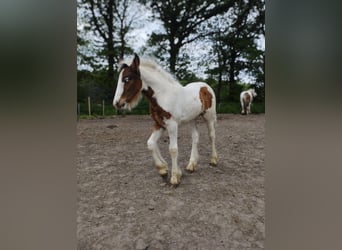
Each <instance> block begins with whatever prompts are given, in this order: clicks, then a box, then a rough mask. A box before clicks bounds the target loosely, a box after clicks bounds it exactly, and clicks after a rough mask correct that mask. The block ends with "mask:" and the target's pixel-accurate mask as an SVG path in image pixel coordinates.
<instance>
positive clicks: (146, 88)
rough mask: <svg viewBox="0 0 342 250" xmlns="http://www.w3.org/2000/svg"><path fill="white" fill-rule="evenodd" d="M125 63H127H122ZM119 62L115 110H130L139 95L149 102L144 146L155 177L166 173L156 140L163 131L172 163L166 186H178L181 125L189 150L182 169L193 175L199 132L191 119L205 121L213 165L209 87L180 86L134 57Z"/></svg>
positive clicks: (213, 110)
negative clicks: (188, 131)
mask: <svg viewBox="0 0 342 250" xmlns="http://www.w3.org/2000/svg"><path fill="white" fill-rule="evenodd" d="M126 63H127V62H126ZM126 63H122V64H121V67H120V69H119V72H120V74H119V80H118V83H117V88H116V92H115V96H114V100H113V105H114V106H115V108H116V109H128V110H131V109H132V108H134V107H135V106H136V105H137V104H138V102H139V101H140V99H141V97H142V95H143V96H145V97H146V98H147V99H148V100H149V102H150V114H151V117H152V119H153V120H154V128H153V132H152V134H151V136H150V138H149V139H148V141H147V147H148V149H149V150H150V151H151V152H152V156H153V159H154V162H155V164H156V166H157V169H158V171H159V174H160V175H161V176H163V177H165V176H167V174H168V165H167V163H166V161H165V160H164V158H163V157H162V156H161V154H160V151H159V147H158V143H157V142H158V139H159V138H160V136H161V135H162V131H163V130H164V129H166V130H167V132H168V134H169V137H170V144H169V152H170V155H171V160H172V170H171V179H170V183H171V184H172V185H178V184H179V183H180V179H181V176H182V171H181V169H180V168H179V166H178V163H177V159H178V145H177V134H178V125H180V124H181V123H184V122H190V123H191V124H192V149H191V155H190V160H189V163H188V165H187V167H186V169H187V170H188V171H191V172H193V171H194V170H195V169H196V166H197V162H198V150H197V144H198V140H199V133H198V130H197V126H196V122H195V119H196V118H197V117H198V116H200V115H201V116H203V117H204V119H205V120H206V123H207V127H208V131H209V137H210V141H211V149H212V154H211V160H210V164H212V165H217V153H216V147H215V125H216V98H215V93H214V91H213V90H212V89H211V87H210V86H209V85H207V84H206V83H204V82H194V83H190V84H188V85H186V86H184V87H183V86H182V85H181V84H180V83H179V82H178V81H176V80H175V79H174V78H173V77H172V75H171V74H169V73H168V72H166V71H164V70H162V69H161V68H160V67H159V66H158V65H157V64H156V63H155V62H153V61H150V60H142V61H141V62H140V59H139V57H138V56H137V55H136V54H135V57H134V59H133V61H132V63H131V65H129V66H128V65H127V64H126Z"/></svg>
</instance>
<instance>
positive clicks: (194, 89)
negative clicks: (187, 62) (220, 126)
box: [184, 82, 216, 117]
mask: <svg viewBox="0 0 342 250" xmlns="http://www.w3.org/2000/svg"><path fill="white" fill-rule="evenodd" d="M184 90H185V93H186V94H187V96H188V97H189V96H191V97H190V98H187V99H188V100H194V102H196V103H197V105H198V106H199V112H200V113H203V112H205V113H208V114H207V115H211V116H214V117H216V96H215V92H214V90H213V89H212V88H211V87H210V86H209V85H208V84H207V83H205V82H192V83H189V84H187V85H186V86H184Z"/></svg>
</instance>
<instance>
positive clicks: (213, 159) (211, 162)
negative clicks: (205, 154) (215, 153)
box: [209, 157, 217, 166]
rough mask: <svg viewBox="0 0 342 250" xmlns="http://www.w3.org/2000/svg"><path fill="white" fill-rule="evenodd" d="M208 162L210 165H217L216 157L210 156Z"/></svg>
mask: <svg viewBox="0 0 342 250" xmlns="http://www.w3.org/2000/svg"><path fill="white" fill-rule="evenodd" d="M209 164H210V165H211V166H217V158H216V157H212V158H211V160H210V163H209Z"/></svg>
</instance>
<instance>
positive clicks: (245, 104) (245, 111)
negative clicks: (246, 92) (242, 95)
mask: <svg viewBox="0 0 342 250" xmlns="http://www.w3.org/2000/svg"><path fill="white" fill-rule="evenodd" d="M247 106H248V102H247V101H246V100H245V99H244V100H243V114H244V115H247Z"/></svg>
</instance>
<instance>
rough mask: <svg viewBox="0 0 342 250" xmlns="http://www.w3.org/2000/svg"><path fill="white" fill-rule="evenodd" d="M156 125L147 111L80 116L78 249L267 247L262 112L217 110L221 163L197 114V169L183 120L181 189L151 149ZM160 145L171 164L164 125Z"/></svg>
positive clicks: (179, 145)
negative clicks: (213, 161) (214, 160)
mask: <svg viewBox="0 0 342 250" xmlns="http://www.w3.org/2000/svg"><path fill="white" fill-rule="evenodd" d="M152 126H153V121H152V120H151V118H150V117H149V116H147V115H146V116H133V115H132V116H125V117H121V116H117V117H114V118H106V119H99V120H80V121H78V122H77V137H78V146H77V184H78V186H77V188H78V201H77V204H78V209H77V238H78V249H82V250H83V249H120V250H121V249H149V250H151V249H263V248H264V241H265V190H264V180H265V167H264V163H265V115H253V114H252V115H249V116H242V115H232V114H225V115H218V124H217V129H216V134H217V151H218V155H219V164H218V166H216V167H213V166H210V165H209V160H210V153H211V152H210V143H209V137H208V133H207V128H206V125H205V122H204V120H202V119H199V120H198V128H199V132H200V141H199V148H198V149H199V155H200V158H199V165H198V167H197V170H196V171H195V172H193V173H189V172H187V171H186V170H185V167H186V165H187V163H188V160H189V158H190V151H191V128H190V126H189V125H186V124H185V125H183V126H181V127H180V128H179V139H178V147H179V161H178V162H179V165H180V167H181V169H182V172H183V176H182V179H181V183H180V185H179V186H178V187H177V188H174V187H172V186H171V185H169V184H168V181H169V180H167V181H165V180H164V179H163V178H161V177H160V176H159V174H158V172H157V170H156V168H155V166H154V163H153V159H152V156H151V154H150V152H149V151H148V149H147V146H146V142H147V139H148V137H149V135H150V133H151V131H152ZM159 146H160V149H161V153H162V155H163V156H164V158H165V159H166V160H167V162H168V164H169V167H170V166H171V159H170V156H169V152H168V136H167V133H166V132H165V133H164V134H163V136H162V137H161V139H160V140H159Z"/></svg>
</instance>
